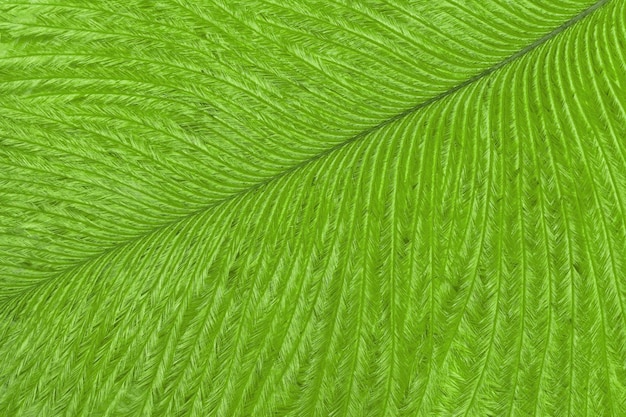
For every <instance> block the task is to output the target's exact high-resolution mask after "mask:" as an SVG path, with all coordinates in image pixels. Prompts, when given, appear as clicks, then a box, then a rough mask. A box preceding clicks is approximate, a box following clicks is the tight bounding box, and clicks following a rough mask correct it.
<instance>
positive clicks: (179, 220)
mask: <svg viewBox="0 0 626 417" xmlns="http://www.w3.org/2000/svg"><path fill="white" fill-rule="evenodd" d="M609 1H610V0H599V1H597V2H596V3H594V4H593V5H591V6H589V7H588V8H587V9H585V10H583V11H582V12H581V13H579V14H577V15H575V16H574V17H572V18H571V19H569V20H568V21H566V22H565V23H563V24H562V25H560V26H558V27H557V28H555V29H554V30H552V31H550V32H548V33H547V34H546V35H544V36H542V37H541V38H539V39H537V40H535V41H534V42H532V43H531V44H529V45H528V46H526V47H524V48H522V49H520V50H519V51H517V52H515V53H514V54H512V55H510V56H509V57H507V58H505V59H503V60H502V61H500V62H498V63H497V64H495V65H492V66H491V67H489V68H487V69H485V70H483V71H482V72H480V73H478V74H476V75H474V76H473V77H470V78H468V79H467V80H465V81H463V82H461V83H459V84H457V85H455V86H454V87H452V88H450V89H448V90H446V91H444V92H442V93H440V94H437V95H435V96H433V97H431V98H429V99H427V100H425V101H423V102H421V103H418V104H416V105H415V106H413V107H411V108H409V109H407V110H404V111H403V112H401V113H398V114H396V115H394V116H392V117H390V118H388V119H385V120H383V121H382V122H380V123H378V124H376V125H374V126H372V127H370V128H367V129H365V130H363V131H361V132H359V133H357V134H356V135H354V136H352V137H350V138H348V139H347V140H345V141H343V142H340V143H338V144H336V145H334V146H332V147H330V148H328V149H326V150H324V151H322V152H320V153H318V154H316V155H314V156H312V157H310V158H308V159H305V160H303V161H301V162H299V163H297V164H295V165H293V166H291V167H289V168H287V169H285V170H283V171H281V172H279V173H277V174H274V175H272V176H270V177H267V178H265V179H264V180H262V181H259V182H258V183H256V184H254V185H252V186H250V187H248V188H245V189H243V190H240V191H238V192H236V193H233V194H231V195H229V196H228V197H225V198H222V199H220V200H217V201H214V202H212V203H210V204H208V205H206V206H204V207H202V208H200V209H198V210H194V211H192V212H190V213H188V214H186V215H184V216H181V217H179V218H177V219H175V220H172V221H169V222H166V223H163V224H162V225H160V226H158V227H155V228H152V229H150V230H147V231H145V232H143V233H140V234H138V235H136V236H134V237H133V238H130V239H127V240H124V241H120V242H118V243H116V244H114V245H112V246H109V247H108V248H106V249H104V250H102V251H101V252H98V253H96V254H94V255H91V256H88V257H85V258H84V259H82V260H81V261H79V262H76V263H73V264H69V265H68V266H67V267H66V268H64V269H62V270H59V271H56V272H55V273H53V274H52V275H51V276H50V277H48V278H47V279H41V280H39V281H37V282H36V283H34V284H32V285H30V286H28V287H26V288H23V289H21V290H19V291H16V292H15V293H11V294H5V295H4V296H0V302H4V301H6V300H7V299H11V298H13V297H15V296H17V295H21V294H23V293H26V292H29V291H33V290H35V289H36V288H39V287H41V286H42V285H45V284H46V283H49V282H51V281H53V280H54V279H55V278H57V277H59V276H62V275H64V274H67V273H69V272H70V271H72V270H75V269H78V268H80V267H81V266H83V265H85V264H87V263H89V262H91V261H94V260H97V259H99V258H102V257H104V256H106V255H107V254H109V253H111V252H113V251H116V250H119V249H120V248H123V247H125V246H129V245H131V244H133V243H134V242H137V241H140V240H141V239H143V238H145V237H147V236H150V235H153V234H156V233H158V232H160V231H162V230H164V229H166V228H168V227H171V226H174V225H176V224H180V223H182V222H184V221H186V220H188V219H190V218H192V217H195V216H198V215H200V214H202V213H205V212H206V211H208V210H211V209H213V208H215V207H218V206H220V205H222V204H225V203H227V202H229V201H232V200H234V199H236V198H240V197H243V196H245V195H247V194H251V193H253V192H255V191H257V190H259V189H262V188H263V187H265V186H267V185H269V184H270V183H272V182H275V181H277V180H279V179H281V178H283V177H286V176H288V175H289V174H291V173H293V172H295V171H298V170H300V169H303V168H304V167H306V166H308V165H310V164H312V163H313V162H315V161H317V160H319V159H322V158H324V157H326V156H328V155H330V154H333V153H335V152H337V151H339V150H340V149H342V148H344V147H345V146H347V145H349V144H351V143H353V142H356V141H358V140H361V139H363V138H365V137H367V136H368V135H370V134H372V133H374V132H376V131H379V130H381V129H383V128H385V127H386V126H388V125H391V124H393V123H394V122H397V121H399V120H401V119H404V118H406V117H408V116H410V115H412V114H414V113H416V112H417V111H419V110H421V109H423V108H425V107H428V106H430V105H431V104H434V103H436V102H439V101H441V100H443V99H444V98H446V97H448V96H451V95H453V94H454V93H456V92H457V91H459V90H461V89H463V88H465V87H467V86H469V85H471V84H474V83H475V82H477V81H479V80H481V79H483V78H485V77H487V76H489V75H490V74H492V73H494V72H496V71H498V70H499V69H500V68H503V67H505V66H506V65H508V64H510V63H511V62H513V61H515V60H517V59H519V58H521V57H523V56H525V55H526V54H528V53H529V52H531V51H533V50H535V49H536V48H538V47H540V46H541V45H543V44H545V43H546V42H548V41H549V40H551V39H553V38H555V37H556V36H557V35H558V34H560V33H561V32H563V31H565V30H566V29H568V28H569V27H571V26H573V25H575V24H576V23H577V22H579V21H581V20H583V19H584V18H585V17H587V16H589V15H591V14H592V13H593V12H595V11H596V10H598V9H600V8H601V7H602V6H604V5H605V4H607V3H609Z"/></svg>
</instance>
